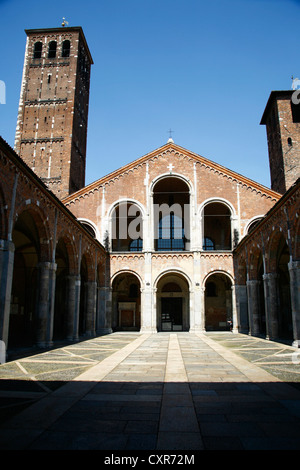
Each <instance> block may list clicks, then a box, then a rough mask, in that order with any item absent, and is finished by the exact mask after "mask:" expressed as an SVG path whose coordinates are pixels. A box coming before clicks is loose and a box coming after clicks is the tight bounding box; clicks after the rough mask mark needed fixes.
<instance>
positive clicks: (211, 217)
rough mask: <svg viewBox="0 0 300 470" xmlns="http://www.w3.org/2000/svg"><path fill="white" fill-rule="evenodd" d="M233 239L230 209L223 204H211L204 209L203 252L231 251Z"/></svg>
mask: <svg viewBox="0 0 300 470" xmlns="http://www.w3.org/2000/svg"><path fill="white" fill-rule="evenodd" d="M231 239H232V236H231V211H230V209H229V207H228V206H227V205H225V204H223V203H221V202H210V203H209V204H207V205H206V206H205V208H204V239H203V250H231V244H232V241H231ZM209 240H210V241H209ZM212 240H213V241H214V243H212Z"/></svg>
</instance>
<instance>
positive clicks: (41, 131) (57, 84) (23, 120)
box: [15, 26, 93, 199]
mask: <svg viewBox="0 0 300 470" xmlns="http://www.w3.org/2000/svg"><path fill="white" fill-rule="evenodd" d="M25 32H26V34H27V42H26V51H25V60H24V68H23V76H22V86H21V94H20V103H19V111H18V120H17V129H16V136H15V151H16V152H17V153H18V154H19V156H20V157H21V158H22V159H23V160H24V161H25V162H26V163H27V165H29V167H30V168H31V169H32V170H33V171H34V172H35V173H36V174H37V175H38V176H39V177H40V178H41V179H42V180H43V182H44V183H45V184H46V186H47V187H48V189H50V190H51V191H52V192H53V193H54V194H55V195H56V196H57V197H59V198H60V199H63V198H64V197H66V196H68V195H69V194H72V193H73V192H75V191H77V190H79V189H81V188H82V187H83V186H84V185H85V167H86V139H87V124H88V106H89V90H90V70H91V65H92V64H93V60H92V57H91V54H90V51H89V48H88V45H87V42H86V39H85V36H84V34H83V31H82V28H81V27H65V26H62V27H60V28H51V29H30V30H25Z"/></svg>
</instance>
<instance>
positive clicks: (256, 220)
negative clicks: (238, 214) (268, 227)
mask: <svg viewBox="0 0 300 470" xmlns="http://www.w3.org/2000/svg"><path fill="white" fill-rule="evenodd" d="M260 221H261V218H259V219H255V220H253V221H252V222H251V223H250V224H249V227H248V233H250V232H252V230H253V229H254V228H255V227H256V226H257V225H258V224H259V222H260Z"/></svg>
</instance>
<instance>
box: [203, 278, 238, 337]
mask: <svg viewBox="0 0 300 470" xmlns="http://www.w3.org/2000/svg"><path fill="white" fill-rule="evenodd" d="M231 286H232V284H231V280H230V278H229V277H228V276H227V275H226V274H223V273H214V274H211V275H210V276H209V277H208V279H207V280H206V283H205V330H206V331H224V330H228V329H229V328H230V324H231V323H232V290H231Z"/></svg>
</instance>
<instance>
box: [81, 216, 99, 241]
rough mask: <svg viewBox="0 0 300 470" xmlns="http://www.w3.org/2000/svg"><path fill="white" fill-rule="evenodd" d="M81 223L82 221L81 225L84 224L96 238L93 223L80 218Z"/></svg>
mask: <svg viewBox="0 0 300 470" xmlns="http://www.w3.org/2000/svg"><path fill="white" fill-rule="evenodd" d="M80 223H81V225H83V227H84V228H85V229H86V230H87V231H88V233H89V234H90V235H91V236H92V237H93V238H96V230H95V228H94V227H93V226H92V224H89V223H88V222H87V221H81V220H80Z"/></svg>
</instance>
